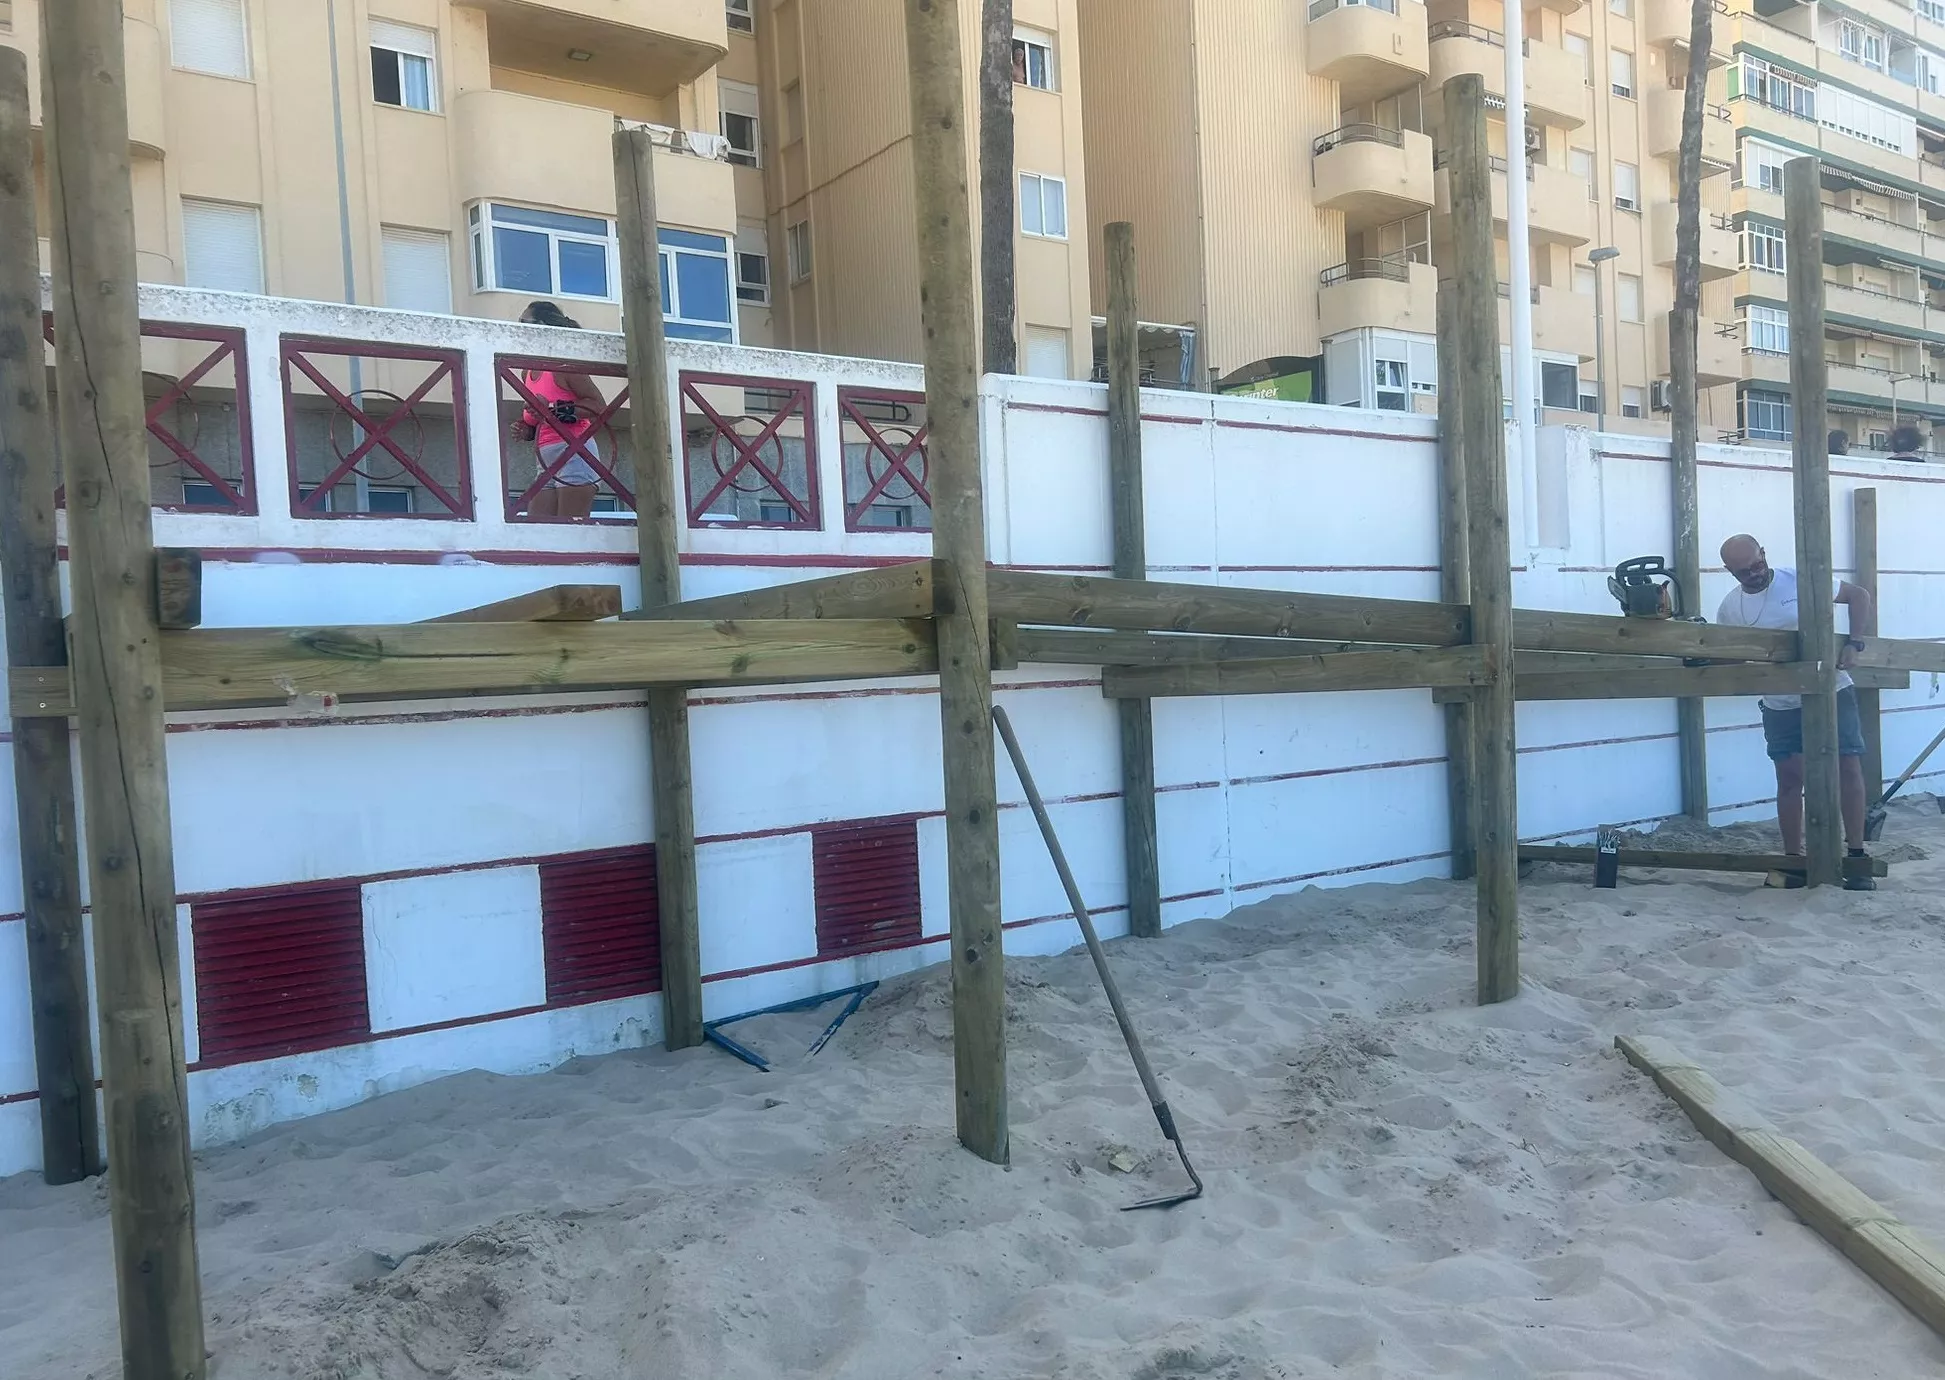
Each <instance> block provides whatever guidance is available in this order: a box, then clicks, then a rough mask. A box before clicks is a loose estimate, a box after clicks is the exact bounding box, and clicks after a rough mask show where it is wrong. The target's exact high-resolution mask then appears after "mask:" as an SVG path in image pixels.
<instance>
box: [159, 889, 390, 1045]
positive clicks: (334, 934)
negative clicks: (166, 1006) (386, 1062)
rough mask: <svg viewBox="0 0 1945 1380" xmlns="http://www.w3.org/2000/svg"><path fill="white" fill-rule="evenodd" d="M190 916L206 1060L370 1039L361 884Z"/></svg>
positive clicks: (238, 901)
mask: <svg viewBox="0 0 1945 1380" xmlns="http://www.w3.org/2000/svg"><path fill="white" fill-rule="evenodd" d="M189 917H190V920H189V923H190V928H191V932H192V934H193V936H194V942H195V946H196V1029H197V1032H198V1036H199V1043H200V1045H201V1047H202V1053H201V1061H202V1063H204V1064H237V1063H242V1062H244V1061H246V1060H250V1059H268V1058H271V1057H272V1056H274V1055H279V1054H294V1053H297V1052H299V1051H302V1050H310V1049H328V1048H330V1047H331V1046H333V1045H348V1044H356V1043H358V1042H359V1041H361V1040H364V1039H368V1038H369V1037H370V1035H371V1016H370V1013H369V1011H368V1009H367V1007H366V1005H365V914H364V904H363V900H362V897H361V894H360V891H359V887H358V884H357V883H356V882H352V883H348V884H347V883H344V882H333V883H331V884H329V885H326V886H304V887H285V888H278V889H270V890H264V891H253V892H240V893H233V894H231V895H227V896H222V897H219V898H217V899H215V900H211V901H197V902H195V903H193V904H192V905H191V906H190V909H189Z"/></svg>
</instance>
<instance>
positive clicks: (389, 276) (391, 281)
mask: <svg viewBox="0 0 1945 1380" xmlns="http://www.w3.org/2000/svg"><path fill="white" fill-rule="evenodd" d="M385 305H386V306H388V307H397V308H399V309H400V310H401V311H430V312H439V313H441V314H442V315H450V314H451V313H452V241H451V239H450V238H449V237H448V236H446V235H443V234H439V233H437V232H435V231H430V230H398V229H394V228H393V227H391V226H386V227H385Z"/></svg>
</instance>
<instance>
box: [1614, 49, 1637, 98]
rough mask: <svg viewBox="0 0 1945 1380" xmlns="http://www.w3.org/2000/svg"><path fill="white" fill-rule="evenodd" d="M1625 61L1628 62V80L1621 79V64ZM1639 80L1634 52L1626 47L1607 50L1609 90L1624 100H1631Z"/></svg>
mask: <svg viewBox="0 0 1945 1380" xmlns="http://www.w3.org/2000/svg"><path fill="white" fill-rule="evenodd" d="M1623 62H1626V64H1627V80H1626V81H1622V80H1620V76H1621V64H1622V63H1623ZM1639 80H1640V73H1639V71H1637V70H1636V68H1635V65H1634V54H1633V53H1630V52H1629V51H1628V50H1627V49H1625V48H1610V49H1608V50H1607V85H1608V89H1609V90H1611V91H1612V92H1613V93H1614V94H1615V95H1617V96H1619V97H1621V98H1622V99H1623V100H1628V101H1631V100H1633V99H1634V92H1635V85H1636V83H1637V82H1638V81H1639Z"/></svg>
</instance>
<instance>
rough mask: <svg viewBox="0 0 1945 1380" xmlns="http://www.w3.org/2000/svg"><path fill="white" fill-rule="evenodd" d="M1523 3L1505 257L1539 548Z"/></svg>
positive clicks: (1530, 509)
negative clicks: (1527, 196)
mask: <svg viewBox="0 0 1945 1380" xmlns="http://www.w3.org/2000/svg"><path fill="white" fill-rule="evenodd" d="M1521 3H1523V0H1514V3H1511V4H1508V5H1507V6H1506V7H1505V13H1506V258H1507V262H1508V264H1509V265H1510V267H1511V270H1512V292H1513V300H1512V303H1511V306H1512V310H1511V311H1510V312H1509V313H1508V316H1509V318H1510V321H1511V324H1512V328H1513V341H1512V345H1513V420H1514V422H1515V423H1517V424H1518V427H1519V438H1520V493H1521V495H1522V503H1521V507H1522V508H1523V509H1524V510H1525V527H1526V544H1527V545H1528V546H1529V547H1533V546H1538V545H1539V544H1540V469H1539V465H1538V464H1537V463H1536V457H1537V456H1538V454H1539V448H1538V444H1537V441H1536V438H1535V436H1534V417H1533V411H1534V407H1535V405H1536V401H1537V399H1536V397H1535V393H1534V389H1533V264H1532V256H1533V242H1532V239H1531V237H1530V234H1529V222H1528V217H1527V208H1526V15H1525V13H1524V11H1523V10H1522V9H1521Z"/></svg>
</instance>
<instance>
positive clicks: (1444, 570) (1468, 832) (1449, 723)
mask: <svg viewBox="0 0 1945 1380" xmlns="http://www.w3.org/2000/svg"><path fill="white" fill-rule="evenodd" d="M1457 312H1458V299H1457V295H1456V293H1455V292H1454V290H1453V288H1452V285H1451V284H1448V283H1441V284H1440V285H1439V290H1438V316H1437V321H1438V379H1439V387H1438V461H1439V497H1438V548H1439V550H1438V597H1439V600H1440V601H1441V602H1442V603H1447V604H1463V603H1465V602H1466V600H1467V599H1469V598H1470V597H1471V589H1472V575H1471V571H1470V567H1469V566H1468V564H1467V562H1466V462H1465V445H1464V436H1463V425H1462V423H1461V420H1460V416H1459V376H1460V374H1461V372H1462V371H1463V368H1464V366H1463V365H1462V364H1461V363H1460V360H1459V357H1460V355H1461V354H1462V353H1463V352H1462V351H1461V350H1460V349H1459V345H1458V334H1457V329H1458V327H1457V320H1456V317H1457ZM1444 713H1445V812H1446V818H1447V820H1448V821H1449V823H1450V830H1451V835H1452V880H1453V881H1455V882H1463V881H1465V880H1467V879H1468V878H1470V877H1471V876H1473V874H1474V872H1475V871H1476V868H1475V865H1474V863H1473V856H1472V701H1471V699H1470V698H1469V697H1468V698H1466V699H1460V700H1454V701H1453V702H1451V703H1450V704H1447V705H1446V706H1444Z"/></svg>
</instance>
